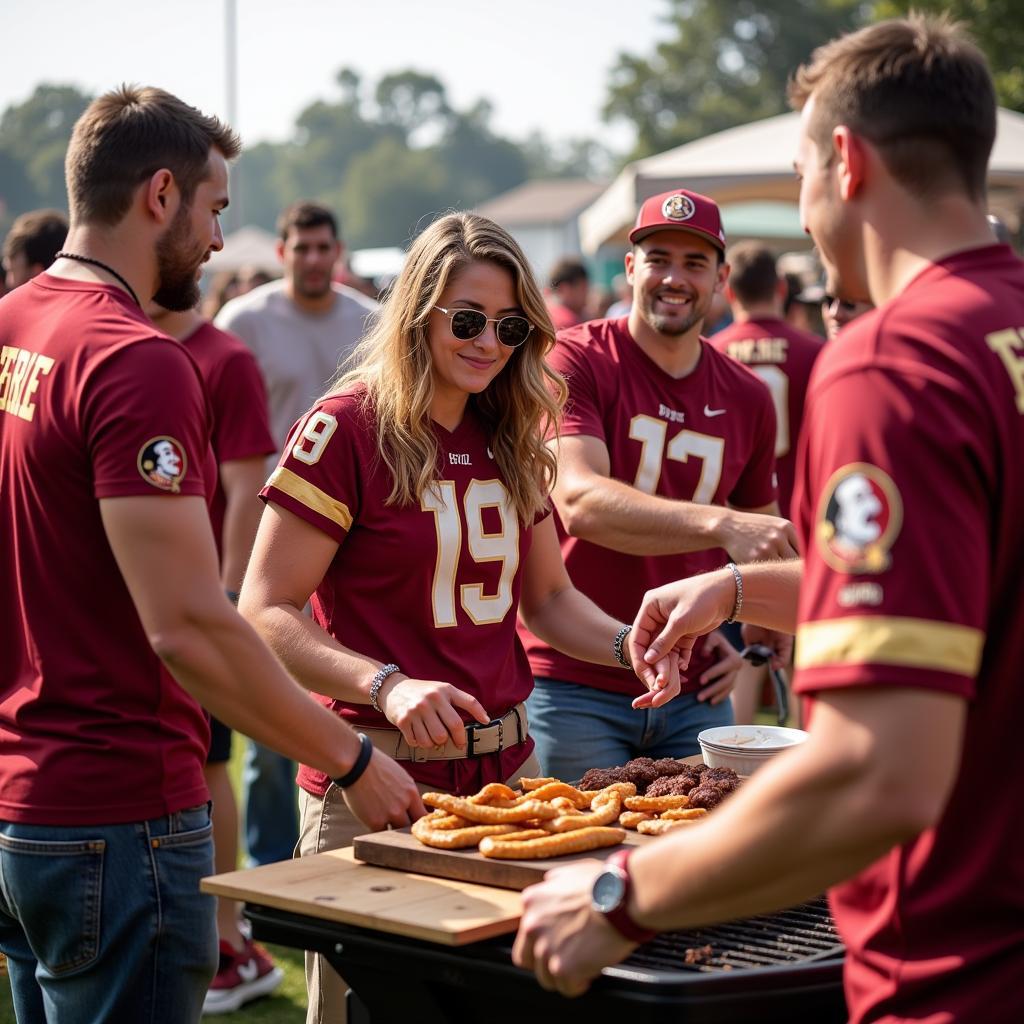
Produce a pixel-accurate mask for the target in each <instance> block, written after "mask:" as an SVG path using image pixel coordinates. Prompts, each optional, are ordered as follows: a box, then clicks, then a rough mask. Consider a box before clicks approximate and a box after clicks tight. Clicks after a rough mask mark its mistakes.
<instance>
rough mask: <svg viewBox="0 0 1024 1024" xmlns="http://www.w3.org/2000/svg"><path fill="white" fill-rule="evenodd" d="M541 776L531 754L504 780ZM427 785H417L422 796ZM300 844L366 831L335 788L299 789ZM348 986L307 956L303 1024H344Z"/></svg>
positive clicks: (326, 842)
mask: <svg viewBox="0 0 1024 1024" xmlns="http://www.w3.org/2000/svg"><path fill="white" fill-rule="evenodd" d="M539 774H540V762H539V761H538V760H537V757H536V755H534V754H531V755H530V756H529V757H528V758H527V759H526V761H525V762H524V763H523V764H522V765H521V766H520V767H519V768H518V769H516V773H515V775H514V776H513V777H512V778H511V779H509V780H507V781H508V784H509V785H513V784H514V783H516V782H518V781H519V778H520V776H523V775H525V776H527V777H530V776H537V775H539ZM430 788H431V787H430V786H419V791H420V792H421V793H425V792H427V790H429V789H430ZM299 816H300V824H299V845H298V847H297V850H296V856H299V857H309V856H312V855H313V854H314V853H323V852H324V851H325V850H340V849H343V848H344V847H346V846H351V845H352V840H353V839H354V838H355V837H356V836H358V835H363V834H364V833H365V832H366V826H365V825H364V824H362V822H360V821H359V819H358V818H356V816H355V815H354V814H353V813H352V812H351V811H350V810H349V809H348V804H346V803H345V798H344V796H342V792H341V790H340V789H338V787H337V786H333V785H332V786H331V787H330V788H329V789H328V790H327V793H326V795H325V796H324V798H323V799H322V800H321V799H320V798H319V797H315V796H311V795H310V794H309V793H307V792H306V791H305V790H303V789H300V790H299ZM347 991H348V985H346V984H345V981H344V979H343V978H341V977H340V976H339V975H338V972H337V971H335V970H334V969H333V968H332V967H331V965H330V964H329V963H328V962H327V961H326V960H325V959H324V958H323V957H322V956H321V955H320V954H319V953H306V997H307V999H308V1000H309V1002H308V1009H307V1010H306V1024H345V1016H346V1014H345V993H346V992H347Z"/></svg>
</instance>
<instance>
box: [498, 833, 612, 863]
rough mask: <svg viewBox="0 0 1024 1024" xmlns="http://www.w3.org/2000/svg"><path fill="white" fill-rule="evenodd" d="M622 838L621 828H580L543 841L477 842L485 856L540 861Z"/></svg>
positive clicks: (599, 847)
mask: <svg viewBox="0 0 1024 1024" xmlns="http://www.w3.org/2000/svg"><path fill="white" fill-rule="evenodd" d="M625 838H626V831H625V829H621V828H600V827H596V828H581V829H577V830H576V831H574V832H563V833H559V834H556V835H549V836H545V837H544V838H543V839H525V840H521V841H517V840H515V839H513V838H511V837H510V838H509V839H507V840H505V841H503V842H497V843H496V842H493V841H492V839H491V838H490V837H488V838H486V839H482V840H481V841H480V852H481V853H482V854H483V855H484V856H485V857H492V858H499V859H502V860H542V859H544V858H546V857H561V856H563V855H564V854H567V853H586V852H587V851H588V850H599V849H601V848H602V847H605V846H615V845H617V844H618V843H621V842H622V840H623V839H625Z"/></svg>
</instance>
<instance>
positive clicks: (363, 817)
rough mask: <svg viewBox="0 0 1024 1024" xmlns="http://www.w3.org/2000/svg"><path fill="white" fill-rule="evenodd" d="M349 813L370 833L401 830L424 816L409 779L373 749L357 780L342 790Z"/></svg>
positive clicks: (387, 758) (422, 807) (402, 771)
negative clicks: (389, 826) (389, 828)
mask: <svg viewBox="0 0 1024 1024" xmlns="http://www.w3.org/2000/svg"><path fill="white" fill-rule="evenodd" d="M343 793H344V796H345V803H347V804H348V808H349V810H350V811H351V812H352V813H353V814H354V815H355V816H356V817H357V818H358V819H359V820H360V821H361V822H363V824H365V825H366V827H367V828H368V829H370V831H371V832H380V831H381V830H382V829H385V828H387V827H388V825H391V826H392V827H393V828H404V827H405V826H406V825H409V824H411V823H412V822H414V821H415V820H416V819H417V818H421V817H422V816H423V815H424V814H426V813H427V812H426V808H424V806H423V801H422V800H420V794H419V790H418V789H417V788H416V783H415V782H413V781H412V777H411V776H410V775H409V773H408V772H407V771H406V770H405V769H404V768H402V767H400V766H399V764H398V762H397V761H393V760H392V759H391V758H390V757H388V756H387V754H382V753H381V752H380V751H379V750H375V751H374V752H373V754H372V756H371V757H370V763H369V764H368V765H367V766H366V771H365V772H363V774H362V776H361V777H360V779H359V781H358V782H356V783H354V784H353V785H351V786H349V787H348V788H347V789H345V790H343Z"/></svg>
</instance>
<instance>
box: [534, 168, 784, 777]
mask: <svg viewBox="0 0 1024 1024" xmlns="http://www.w3.org/2000/svg"><path fill="white" fill-rule="evenodd" d="M629 240H630V242H631V243H632V249H631V250H630V251H629V252H628V253H626V257H625V269H626V276H627V279H628V281H629V283H630V284H631V285H632V288H633V306H632V309H631V311H630V313H629V315H628V317H623V318H621V319H612V320H592V321H590V322H588V323H585V324H581V325H579V326H577V327H573V328H570V329H568V330H565V331H562V332H561V333H560V334H559V335H558V345H557V346H556V348H555V350H554V352H553V353H552V355H551V364H552V365H553V366H554V368H555V369H556V370H558V371H559V372H560V373H562V374H563V375H564V377H565V378H566V381H567V383H568V386H569V400H568V402H567V405H566V411H565V414H564V418H563V420H562V426H561V436H560V439H559V441H558V442H557V452H558V483H557V486H556V488H555V491H554V495H553V497H554V501H555V506H556V509H557V512H558V516H559V519H560V523H559V528H560V539H561V545H562V554H563V557H564V559H565V564H566V566H567V568H568V569H569V572H570V574H571V576H572V578H573V581H574V583H575V584H576V586H577V587H578V588H579V589H580V590H582V591H583V592H584V593H585V594H587V595H588V596H589V597H590V598H591V599H592V600H594V601H595V602H597V604H599V605H600V606H601V607H602V608H604V609H605V610H606V611H608V612H609V613H611V614H618V615H619V616H620V617H621V618H622V619H624V620H625V621H627V622H628V621H630V619H631V618H632V617H633V615H634V613H635V611H636V609H637V608H638V607H639V606H640V604H641V602H642V600H643V596H644V594H645V593H646V592H647V591H648V590H650V589H652V588H654V587H657V586H660V585H662V584H663V583H665V582H667V581H669V580H674V579H679V578H681V577H685V576H692V575H695V574H697V573H702V572H706V571H708V570H711V569H716V568H720V567H721V566H723V565H725V564H726V563H727V562H729V561H730V560H732V561H734V562H746V561H754V560H757V561H763V560H766V559H774V558H789V557H793V556H795V554H796V549H795V536H794V533H793V528H792V526H791V525H790V524H789V523H788V522H787V521H786V520H784V519H781V518H779V517H778V506H777V504H776V484H775V476H774V474H775V456H774V450H775V413H774V409H773V406H772V400H771V396H770V394H769V392H768V389H767V388H766V387H765V386H764V384H763V383H762V382H761V381H759V380H758V379H757V378H756V377H754V376H753V374H751V373H750V372H749V371H748V370H746V369H745V368H744V367H742V366H740V365H738V364H737V363H735V362H734V361H733V360H731V359H729V358H728V357H727V356H724V355H722V354H721V353H718V352H716V351H715V350H714V349H713V348H712V347H711V346H710V345H708V344H707V343H706V342H705V341H704V340H703V339H702V338H701V329H702V327H703V325H704V318H705V316H706V315H707V313H708V310H709V309H710V307H711V302H712V298H713V297H714V296H715V294H716V293H719V292H721V290H722V288H723V286H724V284H725V279H726V277H727V274H728V266H727V265H726V264H725V262H724V251H725V233H724V231H723V230H722V223H721V217H720V215H719V211H718V207H717V206H716V205H715V203H714V202H713V201H712V200H710V199H708V198H707V197H706V196H702V195H699V194H698V193H696V192H690V191H687V190H686V189H681V188H679V189H673V190H672V191H671V192H666V193H664V194H662V195H657V196H653V197H652V198H650V199H648V200H647V201H646V202H645V203H644V204H643V206H642V207H641V208H640V214H639V216H638V217H637V221H636V227H635V228H634V229H633V230H632V231H631V232H630V235H629ZM553 443H554V442H553ZM523 640H524V643H525V645H526V649H527V653H528V654H529V657H530V664H531V667H532V669H533V673H534V676H535V678H536V688H535V690H534V693H533V695H532V696H531V697H530V700H529V704H528V706H529V712H530V727H531V734H532V735H534V736H535V738H536V741H537V753H538V755H539V757H540V760H541V763H542V766H543V770H544V774H545V775H554V776H557V777H558V778H563V779H578V778H579V777H580V776H581V775H582V774H583V773H584V772H585V771H586V770H587V769H589V768H604V767H610V766H612V765H620V764H623V763H624V762H626V761H628V760H629V759H631V758H634V757H637V756H640V755H646V756H650V757H653V758H660V757H683V756H686V755H688V754H693V753H696V752H697V751H698V745H697V734H698V733H699V732H700V731H701V730H703V729H706V728H709V727H711V726H716V725H726V724H729V723H730V722H731V720H732V711H731V707H730V704H729V701H728V699H727V698H728V695H729V691H730V689H731V688H732V685H733V681H734V676H735V673H736V669H737V668H738V667H739V664H740V663H739V659H738V657H737V656H736V654H735V652H734V651H733V649H732V648H731V646H730V645H729V644H728V642H727V641H726V640H725V638H724V637H722V636H721V634H719V633H718V632H717V631H716V632H713V633H711V634H709V635H708V636H707V637H706V638H703V639H701V640H700V641H698V644H697V646H696V648H695V651H694V657H693V658H692V659H691V661H690V667H689V670H688V673H687V678H686V679H685V680H684V681H683V683H682V686H681V687H678V688H676V687H667V688H666V689H664V690H661V691H656V692H653V693H645V692H644V691H643V689H642V687H641V685H640V684H639V682H638V681H637V680H636V678H635V677H634V676H633V675H632V673H627V672H625V671H623V670H622V669H619V670H616V669H610V668H602V667H600V666H594V665H590V664H585V663H583V662H580V661H577V660H575V659H573V658H570V657H567V656H566V655H564V654H561V653H560V652H557V651H554V650H552V649H551V648H550V647H548V646H547V645H545V644H543V643H541V641H540V640H538V639H537V638H536V637H533V636H531V635H529V634H526V633H525V631H524V634H523ZM772 642H773V643H774V644H775V645H776V647H777V649H779V652H780V654H784V653H785V652H784V651H782V650H781V647H782V646H784V643H783V641H782V639H781V638H776V637H774V636H773V637H772ZM673 698H675V699H673ZM670 702H671V703H670Z"/></svg>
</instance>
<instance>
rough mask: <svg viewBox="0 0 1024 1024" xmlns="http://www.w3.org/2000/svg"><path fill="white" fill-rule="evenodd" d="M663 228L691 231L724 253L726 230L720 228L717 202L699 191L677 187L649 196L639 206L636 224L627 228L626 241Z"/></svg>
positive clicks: (720, 221)
mask: <svg viewBox="0 0 1024 1024" xmlns="http://www.w3.org/2000/svg"><path fill="white" fill-rule="evenodd" d="M666 228H671V229H675V230H678V231H692V232H693V233H694V234H695V235H701V236H702V237H703V238H706V239H707V240H708V241H709V242H710V243H711V244H712V245H713V246H715V248H716V249H721V250H722V252H725V232H724V231H723V230H722V217H721V215H720V214H719V212H718V204H717V203H716V202H715V201H714V200H713V199H708V197H707V196H702V195H701V194H700V193H699V192H688V191H687V190H686V189H685V188H676V189H673V190H672V191H671V192H662V193H661V195H658V196H651V198H650V199H648V200H647V201H646V202H645V203H644V204H643V206H641V207H640V213H639V214H637V218H636V227H634V228H633V230H632V231H630V233H629V240H630V241H631V242H632V243H633V244H636V243H637V242H639V241H640V239H642V238H646V237H647V236H648V235H652V234H654V232H655V231H664V230H665V229H666Z"/></svg>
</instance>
